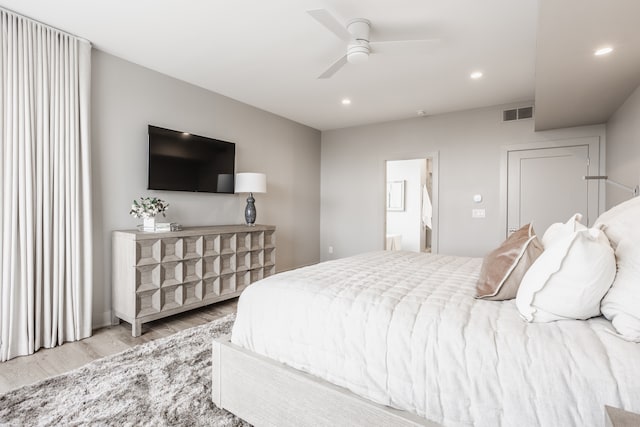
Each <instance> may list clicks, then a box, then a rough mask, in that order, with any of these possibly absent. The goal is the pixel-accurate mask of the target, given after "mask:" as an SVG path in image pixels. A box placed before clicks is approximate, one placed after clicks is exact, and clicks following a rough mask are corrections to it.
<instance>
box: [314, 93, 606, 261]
mask: <svg viewBox="0 0 640 427" xmlns="http://www.w3.org/2000/svg"><path fill="white" fill-rule="evenodd" d="M507 107H510V106H497V107H490V108H483V109H477V110H470V111H462V112H456V113H451V114H442V115H438V116H432V117H424V118H415V119H410V120H402V121H395V122H387V123H380V124H374V125H368V126H361V127H353V128H346V129H339V130H334V131H327V132H323V133H322V163H321V169H322V172H321V176H322V184H321V219H320V244H321V258H322V259H323V260H326V259H330V258H340V257H343V256H348V255H353V254H356V253H360V252H365V251H371V250H379V249H383V248H384V206H385V188H386V183H385V182H384V171H385V169H384V168H385V161H386V160H393V159H411V158H421V157H427V154H428V153H430V152H434V151H439V153H440V154H439V165H440V181H439V182H440V184H439V185H440V188H439V218H440V221H439V222H440V229H439V233H440V235H439V236H440V237H439V245H440V246H439V252H440V253H443V254H456V255H468V256H483V255H484V254H485V253H487V252H488V251H490V250H491V249H493V248H494V247H496V246H497V245H498V244H499V243H500V242H501V241H502V240H503V239H504V232H505V225H504V224H503V223H502V221H501V219H500V206H501V200H500V198H501V197H502V195H501V194H500V183H501V179H502V178H501V172H500V162H501V153H502V151H503V147H504V146H507V145H513V144H519V143H528V142H537V141H547V140H555V139H563V138H571V137H582V136H599V137H601V141H604V139H605V138H604V126H603V125H599V126H588V127H579V128H571V129H560V130H553V131H546V132H541V133H535V132H534V130H533V121H532V120H523V121H517V122H508V123H503V122H502V121H501V118H502V110H503V109H504V108H507ZM474 194H481V195H482V196H483V197H484V200H483V202H482V205H481V206H479V205H478V204H474V203H473V200H472V197H473V195H474ZM474 207H483V208H485V209H486V218H485V219H472V218H471V209H472V208H474ZM328 246H333V248H334V253H333V254H331V255H330V254H328V251H327V248H328Z"/></svg>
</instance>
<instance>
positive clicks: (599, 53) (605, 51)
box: [593, 46, 613, 56]
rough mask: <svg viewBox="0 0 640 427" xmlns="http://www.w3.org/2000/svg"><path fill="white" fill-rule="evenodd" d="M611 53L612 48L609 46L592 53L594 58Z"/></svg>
mask: <svg viewBox="0 0 640 427" xmlns="http://www.w3.org/2000/svg"><path fill="white" fill-rule="evenodd" d="M611 52H613V48H612V47H610V46H607V47H602V48H600V49H598V50H596V51H595V52H593V54H594V55H595V56H602V55H606V54H608V53H611Z"/></svg>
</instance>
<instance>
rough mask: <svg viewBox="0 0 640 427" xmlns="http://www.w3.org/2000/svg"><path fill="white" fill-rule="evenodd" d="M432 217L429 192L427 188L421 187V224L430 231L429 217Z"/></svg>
mask: <svg viewBox="0 0 640 427" xmlns="http://www.w3.org/2000/svg"><path fill="white" fill-rule="evenodd" d="M432 216H433V206H431V199H430V198H429V192H428V191H427V186H426V185H424V186H422V223H423V224H424V226H425V227H426V228H429V229H431V227H432V224H431V217H432Z"/></svg>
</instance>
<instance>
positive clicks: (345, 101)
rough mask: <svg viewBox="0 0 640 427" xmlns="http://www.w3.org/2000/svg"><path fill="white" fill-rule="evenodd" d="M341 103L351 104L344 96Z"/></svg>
mask: <svg viewBox="0 0 640 427" xmlns="http://www.w3.org/2000/svg"><path fill="white" fill-rule="evenodd" d="M342 105H351V100H350V99H349V98H344V99H343V100H342Z"/></svg>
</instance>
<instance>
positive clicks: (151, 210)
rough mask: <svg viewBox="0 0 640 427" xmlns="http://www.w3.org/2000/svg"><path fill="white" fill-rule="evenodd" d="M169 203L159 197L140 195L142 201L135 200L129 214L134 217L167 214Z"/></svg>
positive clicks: (151, 216)
mask: <svg viewBox="0 0 640 427" xmlns="http://www.w3.org/2000/svg"><path fill="white" fill-rule="evenodd" d="M168 207H169V203H167V202H165V201H164V200H162V199H158V198H157V197H140V201H139V202H138V201H137V200H134V201H133V204H132V205H131V211H129V215H131V216H132V217H134V218H153V217H155V216H156V215H158V214H162V216H166V215H165V211H166V210H167V208H168Z"/></svg>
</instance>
